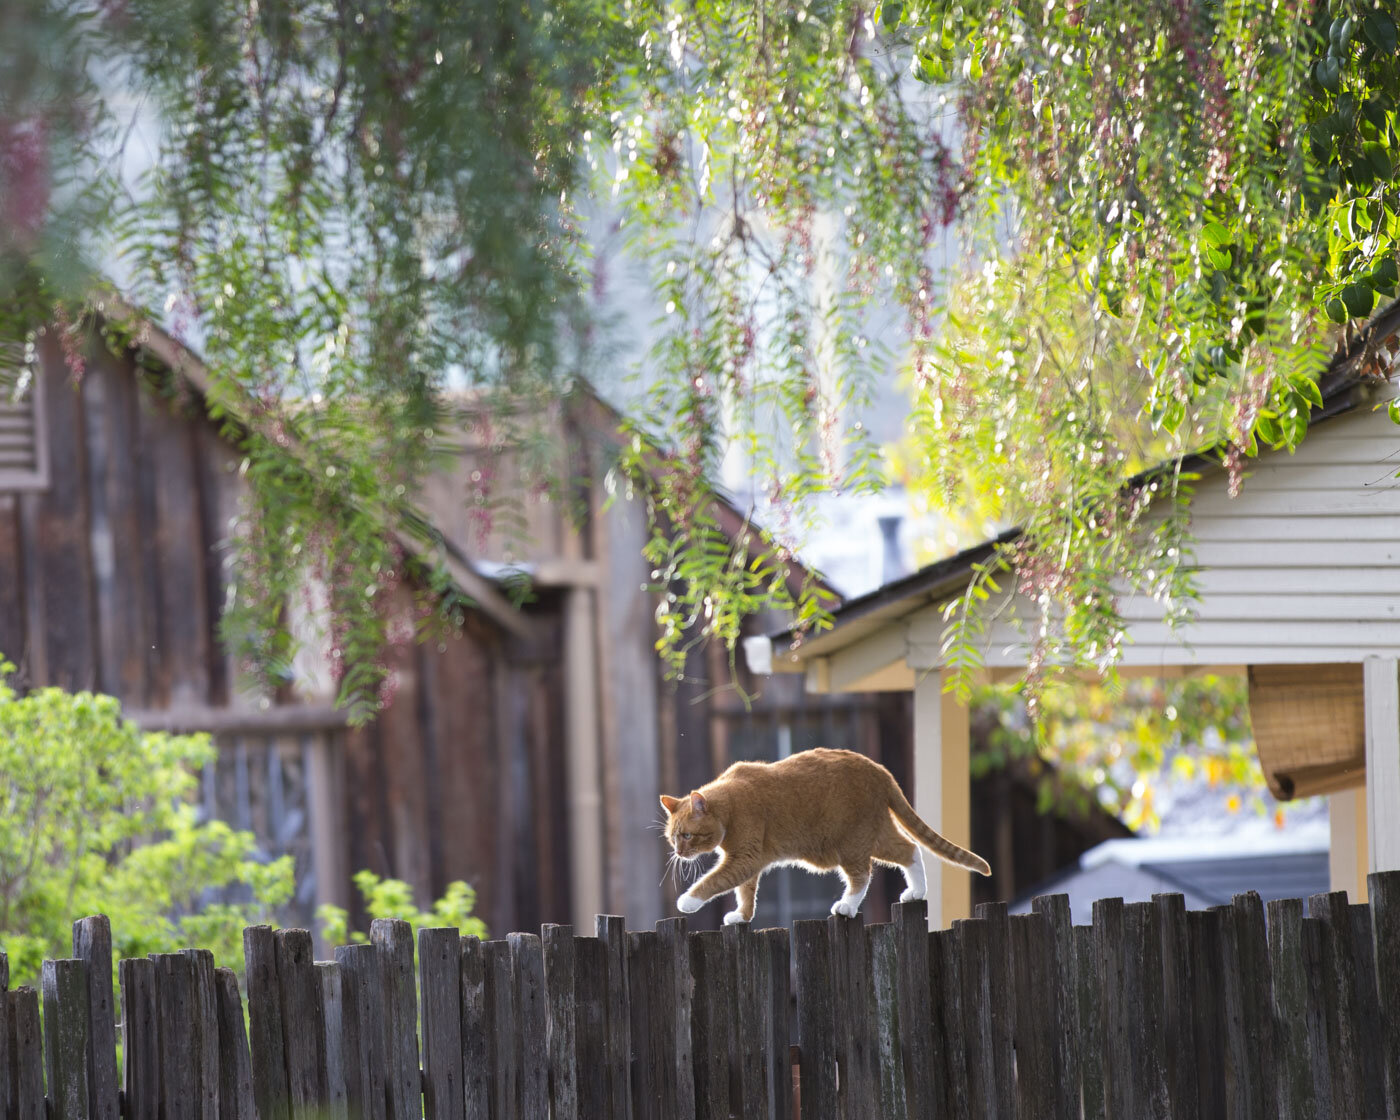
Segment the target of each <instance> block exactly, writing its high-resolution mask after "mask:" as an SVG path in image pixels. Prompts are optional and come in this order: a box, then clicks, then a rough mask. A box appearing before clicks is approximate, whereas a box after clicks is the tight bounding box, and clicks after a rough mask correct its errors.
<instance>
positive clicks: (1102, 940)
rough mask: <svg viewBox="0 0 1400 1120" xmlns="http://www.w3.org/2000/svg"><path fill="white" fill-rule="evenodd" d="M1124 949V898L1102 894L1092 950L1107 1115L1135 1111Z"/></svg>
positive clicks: (1098, 902)
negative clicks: (1097, 982) (1095, 966)
mask: <svg viewBox="0 0 1400 1120" xmlns="http://www.w3.org/2000/svg"><path fill="white" fill-rule="evenodd" d="M1124 951H1125V945H1124V928H1123V900H1122V899H1121V898H1101V899H1099V900H1098V901H1097V902H1095V903H1094V952H1095V956H1096V958H1097V962H1096V964H1097V968H1098V971H1099V993H1100V995H1099V1021H1100V1024H1101V1027H1100V1038H1101V1039H1102V1046H1103V1072H1104V1104H1105V1107H1106V1108H1107V1110H1108V1114H1109V1115H1110V1116H1136V1115H1137V1107H1136V1102H1135V1098H1134V1093H1133V1076H1132V1073H1133V1053H1132V1036H1131V1030H1132V1028H1131V1025H1130V1023H1129V1018H1130V1016H1131V1010H1130V1009H1129V1008H1128V1006H1127V1000H1128V997H1127V992H1126V986H1127V978H1126V977H1125V976H1124V970H1123V969H1124V965H1123V955H1124Z"/></svg>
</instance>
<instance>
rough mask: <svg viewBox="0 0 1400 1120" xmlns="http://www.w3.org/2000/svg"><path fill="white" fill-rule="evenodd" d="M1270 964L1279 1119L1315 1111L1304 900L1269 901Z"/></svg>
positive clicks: (1298, 1118) (1296, 1119)
mask: <svg viewBox="0 0 1400 1120" xmlns="http://www.w3.org/2000/svg"><path fill="white" fill-rule="evenodd" d="M1269 964H1270V975H1271V976H1272V977H1273V984H1272V986H1271V995H1272V997H1273V1018H1274V1060H1275V1063H1276V1065H1275V1067H1274V1068H1275V1071H1276V1073H1275V1078H1274V1085H1275V1089H1274V1092H1275V1094H1276V1096H1277V1099H1278V1115H1279V1120H1301V1118H1303V1117H1312V1116H1314V1115H1315V1114H1316V1110H1317V1101H1316V1098H1315V1097H1314V1095H1313V1080H1312V1065H1311V1059H1310V1056H1309V1053H1308V1023H1307V1004H1308V987H1307V980H1306V978H1305V976H1304V973H1303V903H1302V901H1301V900H1300V899H1296V898H1280V899H1274V900H1273V901H1271V902H1270V903H1269Z"/></svg>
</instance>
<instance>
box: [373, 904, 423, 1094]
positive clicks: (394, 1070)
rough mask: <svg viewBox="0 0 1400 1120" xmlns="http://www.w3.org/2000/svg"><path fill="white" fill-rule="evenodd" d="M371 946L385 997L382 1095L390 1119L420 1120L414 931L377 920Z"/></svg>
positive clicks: (395, 921) (396, 922)
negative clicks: (376, 958) (385, 1101)
mask: <svg viewBox="0 0 1400 1120" xmlns="http://www.w3.org/2000/svg"><path fill="white" fill-rule="evenodd" d="M369 940H370V944H371V945H373V946H374V948H375V951H376V952H377V953H378V954H379V970H380V972H379V974H380V978H381V984H382V991H383V993H384V1026H385V1031H386V1034H385V1037H384V1058H385V1062H386V1065H385V1075H384V1084H385V1096H386V1098H387V1105H388V1116H389V1120H419V1118H420V1117H421V1116H422V1115H423V1079H422V1075H421V1074H420V1073H419V1065H418V995H417V989H416V987H415V985H414V982H413V981H414V975H413V927H412V926H410V925H409V924H408V923H407V922H403V921H399V920H398V919H395V918H376V919H375V920H374V921H373V922H371V923H370V927H369Z"/></svg>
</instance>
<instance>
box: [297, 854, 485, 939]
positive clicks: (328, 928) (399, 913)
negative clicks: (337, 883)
mask: <svg viewBox="0 0 1400 1120" xmlns="http://www.w3.org/2000/svg"><path fill="white" fill-rule="evenodd" d="M355 888H356V889H357V890H358V891H359V892H360V897H361V898H362V899H363V900H364V905H365V913H366V914H368V915H369V917H370V920H373V919H375V918H398V919H400V920H402V921H405V922H408V923H409V925H411V926H412V927H413V931H414V937H415V938H416V937H417V934H418V930H419V929H420V928H426V927H432V926H455V927H456V928H457V929H458V930H460V931H461V933H462V936H463V937H482V938H484V937H485V936H486V923H485V922H483V921H482V920H481V919H480V918H478V917H475V916H474V915H473V914H472V911H473V910H474V909H475V908H476V891H474V890H472V888H471V887H469V886H468V885H467V884H466V883H463V882H461V881H460V880H459V881H458V882H455V883H449V884H448V885H447V891H446V893H444V894H443V896H442V897H441V898H440V899H438V900H437V901H436V902H434V903H433V907H432V909H431V910H419V909H418V905H417V903H415V902H414V900H413V888H412V887H410V886H409V885H408V884H407V883H405V882H404V881H403V880H401V879H381V878H380V877H379V876H378V875H376V874H375V873H374V872H373V871H357V872H356V873H355ZM316 920H317V921H318V922H320V923H321V936H322V937H323V938H325V940H326V941H327V942H329V943H330V944H332V945H349V944H364V943H365V942H367V941H368V940H369V938H368V937H367V936H366V935H365V934H364V933H362V932H360V931H359V930H351V929H349V915H348V913H347V912H346V911H345V910H344V909H342V908H341V907H339V906H333V905H331V904H329V903H324V904H322V905H321V906H318V907H317V908H316Z"/></svg>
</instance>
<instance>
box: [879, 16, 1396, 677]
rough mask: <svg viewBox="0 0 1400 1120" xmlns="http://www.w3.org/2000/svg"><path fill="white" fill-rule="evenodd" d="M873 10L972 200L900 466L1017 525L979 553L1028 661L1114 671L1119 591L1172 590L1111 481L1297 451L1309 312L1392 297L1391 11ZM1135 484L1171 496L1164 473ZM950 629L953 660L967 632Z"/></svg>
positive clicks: (1309, 351)
mask: <svg viewBox="0 0 1400 1120" xmlns="http://www.w3.org/2000/svg"><path fill="white" fill-rule="evenodd" d="M883 18H884V22H885V24H886V26H887V27H889V28H891V29H892V31H894V30H895V29H897V31H895V33H896V34H898V35H899V37H900V38H901V40H902V41H904V42H906V43H907V44H908V45H909V47H910V49H911V50H912V51H913V52H914V58H913V65H914V70H915V73H916V74H917V75H918V76H919V77H920V78H921V79H922V80H924V81H927V82H932V83H939V84H942V83H953V84H954V85H955V86H956V88H957V93H958V97H959V112H960V117H961V119H962V121H963V123H964V126H965V129H966V133H965V136H966V141H965V145H964V151H963V157H964V159H965V161H966V167H967V172H968V177H969V182H970V183H971V184H974V185H975V187H976V188H977V195H976V203H975V204H974V205H971V206H969V208H968V211H967V216H968V221H969V222H971V223H975V228H974V235H975V236H976V237H978V238H979V239H980V240H978V243H977V250H978V255H979V257H980V258H981V259H982V262H983V265H982V268H981V269H980V272H976V273H974V274H973V275H971V276H969V277H968V278H967V279H966V280H965V281H964V282H962V283H961V284H960V285H958V286H957V287H956V288H955V290H954V292H953V294H952V296H951V297H950V300H949V318H948V321H947V329H946V330H945V331H943V332H942V333H941V334H940V335H939V337H938V338H936V339H933V340H931V341H930V342H929V343H928V345H926V346H920V347H918V348H917V352H916V355H915V359H914V388H915V398H916V407H917V409H918V413H919V417H920V421H921V423H920V424H919V426H918V431H917V434H916V435H915V437H914V440H915V442H916V443H917V444H918V445H919V446H920V447H921V448H922V449H925V450H926V453H927V455H928V458H929V460H930V463H931V467H932V469H931V470H930V471H929V473H928V475H927V476H926V477H925V479H924V480H923V481H925V482H926V484H927V485H929V486H930V487H931V488H933V489H934V490H935V491H938V490H939V489H940V488H943V489H944V490H946V489H948V488H949V487H950V482H951V481H953V480H957V481H961V482H963V483H966V484H970V485H971V487H973V488H974V489H976V490H977V491H978V492H979V495H980V497H981V499H982V500H984V501H986V500H989V498H992V499H993V500H991V502H990V504H991V505H992V506H993V507H994V514H995V516H997V517H998V518H999V519H1001V520H1002V522H1003V523H1007V522H1021V523H1023V524H1024V525H1025V528H1026V531H1025V533H1024V535H1023V536H1022V537H1021V538H1020V539H1019V540H1018V541H1017V542H1016V543H1015V544H1014V545H1012V546H1008V547H1007V548H1006V549H1004V550H1003V551H1002V553H1001V555H1000V557H999V564H997V565H993V566H992V568H996V567H1002V568H1010V569H1013V570H1014V572H1015V578H1016V581H1017V583H1018V585H1019V586H1020V589H1021V590H1023V591H1025V592H1026V593H1027V594H1028V595H1029V596H1030V597H1031V598H1032V599H1033V600H1036V601H1037V604H1038V607H1039V618H1037V619H1035V620H1033V623H1032V627H1033V628H1032V636H1031V639H1030V645H1031V665H1032V675H1033V676H1034V673H1035V671H1036V669H1037V668H1038V667H1039V666H1041V665H1042V664H1044V663H1046V662H1049V663H1051V665H1052V666H1053V667H1060V666H1065V665H1076V666H1084V665H1092V666H1094V667H1096V668H1100V669H1104V668H1111V667H1112V665H1113V663H1114V661H1115V659H1116V655H1117V652H1118V649H1119V648H1120V645H1121V640H1122V635H1123V628H1122V624H1121V620H1120V619H1119V617H1118V613H1117V604H1116V600H1115V595H1116V594H1117V593H1118V591H1139V592H1144V593H1147V594H1151V595H1153V596H1155V597H1157V598H1158V599H1159V600H1161V601H1162V604H1163V613H1164V615H1165V616H1166V617H1167V618H1168V619H1169V620H1174V619H1179V618H1181V617H1182V616H1183V615H1184V614H1185V613H1187V612H1188V611H1189V608H1190V599H1191V593H1190V581H1189V578H1187V572H1186V567H1185V565H1186V564H1187V562H1188V552H1187V549H1186V546H1185V541H1184V532H1185V526H1184V523H1183V516H1182V513H1181V511H1180V509H1179V508H1178V510H1177V512H1176V513H1175V515H1171V513H1170V504H1168V505H1167V506H1166V507H1165V510H1164V509H1163V508H1162V507H1161V505H1160V504H1159V508H1158V510H1157V511H1156V512H1157V514H1158V515H1159V516H1157V517H1154V518H1151V519H1149V520H1144V513H1145V502H1144V489H1143V485H1136V484H1135V485H1131V486H1125V485H1124V484H1125V483H1126V482H1127V481H1128V479H1129V478H1130V477H1131V476H1132V475H1133V473H1134V472H1135V471H1137V470H1139V469H1140V468H1141V467H1143V466H1144V465H1148V464H1150V463H1152V462H1154V461H1162V460H1164V459H1170V458H1172V457H1174V456H1179V455H1180V454H1182V453H1183V452H1188V451H1193V450H1197V449H1202V448H1212V447H1215V448H1217V449H1218V450H1219V452H1220V453H1221V454H1222V456H1223V459H1224V461H1225V464H1226V466H1227V467H1228V468H1229V469H1230V471H1231V476H1232V477H1231V484H1232V488H1234V489H1237V488H1238V485H1239V481H1240V469H1241V460H1242V458H1243V457H1244V456H1247V455H1252V454H1254V453H1255V452H1256V451H1257V448H1258V445H1259V443H1260V442H1262V443H1265V444H1268V445H1271V446H1287V447H1290V448H1291V447H1293V446H1295V445H1296V444H1297V443H1298V441H1299V440H1301V439H1302V438H1303V436H1304V434H1305V432H1306V427H1307V419H1308V415H1309V412H1310V411H1311V409H1312V408H1314V407H1317V406H1319V405H1320V404H1321V403H1322V398H1321V394H1320V392H1319V388H1318V385H1317V379H1318V377H1319V375H1320V373H1321V372H1322V369H1323V366H1324V365H1325V357H1326V352H1327V347H1328V345H1329V344H1330V343H1331V342H1332V341H1333V332H1332V330H1331V329H1330V324H1329V320H1331V323H1337V324H1340V323H1344V322H1347V321H1348V320H1351V319H1353V318H1359V317H1365V316H1367V315H1369V314H1370V313H1371V311H1372V310H1373V308H1374V306H1375V301H1376V299H1377V298H1384V297H1390V296H1393V295H1394V294H1395V274H1396V240H1397V237H1400V224H1397V223H1400V217H1397V213H1400V180H1397V176H1396V166H1395V154H1396V152H1397V151H1400V117H1398V116H1397V97H1398V96H1400V55H1397V52H1396V50H1395V36H1396V30H1395V22H1394V18H1393V15H1392V14H1391V13H1390V12H1388V11H1387V10H1385V9H1384V7H1383V6H1380V5H1374V4H1372V3H1371V2H1370V0H1326V2H1323V3H1318V4H1291V3H1275V2H1273V0H1230V2H1228V3H1219V4H1217V3H1195V2H1191V0H1183V2H1180V3H1173V4H1158V3H1155V2H1130V3H1118V4H1113V5H1106V4H1094V3H1088V2H1080V0H1069V2H1068V3H1063V4H1056V3H1054V2H1053V0H1051V2H1049V3H1044V4H1040V3H1008V2H1005V0H916V2H912V3H908V4H901V3H886V4H885V5H884V9H883ZM997 221H1000V222H1007V221H1009V222H1010V223H1011V226H1012V227H1013V228H1014V231H1015V236H1014V238H1013V240H1012V242H1011V244H1010V245H1007V244H1006V243H1005V238H1004V236H1002V237H998V233H999V232H1000V231H1001V229H1002V228H1004V227H998V226H996V225H995V224H994V223H995V222H997ZM1371 357H1372V368H1373V369H1374V368H1375V367H1374V364H1373V363H1374V355H1372V356H1371ZM1138 429H1149V430H1150V432H1151V435H1150V437H1148V438H1144V437H1143V435H1142V434H1140V432H1139V430H1138ZM1157 481H1158V484H1159V492H1160V493H1166V494H1167V495H1168V496H1170V497H1173V498H1175V499H1176V500H1177V502H1178V506H1179V505H1180V498H1181V497H1182V492H1181V490H1180V486H1179V484H1180V482H1181V481H1183V480H1182V479H1180V478H1178V477H1167V478H1164V479H1160V480H1157ZM1144 485H1146V486H1147V487H1148V489H1149V491H1150V487H1151V482H1150V481H1149V480H1144ZM967 488H968V486H967V485H963V486H961V487H958V490H959V492H958V495H957V496H958V497H959V498H963V499H965V498H966V490H967ZM1164 513H1165V514H1166V516H1162V514H1164ZM990 570H992V569H989V571H990ZM1115 584H1116V585H1117V586H1116V587H1115V586H1114V585H1115ZM951 621H952V622H953V623H954V625H953V627H952V629H951V632H950V636H949V642H950V649H951V651H952V652H953V653H954V654H955V655H961V657H962V658H963V661H964V662H967V661H968V660H974V661H975V657H976V642H975V639H976V637H977V634H978V632H979V627H980V626H981V625H983V622H982V620H978V619H975V618H972V617H970V615H969V613H968V612H967V611H965V610H964V611H962V612H959V613H957V614H955V615H954V616H953V617H952V619H951ZM962 687H963V688H964V689H966V687H967V683H966V682H965V681H964V682H962Z"/></svg>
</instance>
